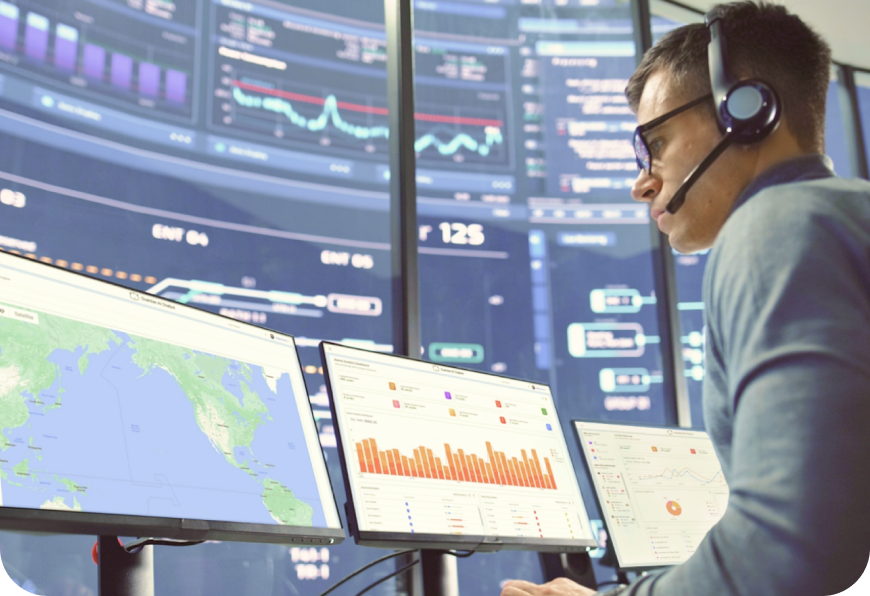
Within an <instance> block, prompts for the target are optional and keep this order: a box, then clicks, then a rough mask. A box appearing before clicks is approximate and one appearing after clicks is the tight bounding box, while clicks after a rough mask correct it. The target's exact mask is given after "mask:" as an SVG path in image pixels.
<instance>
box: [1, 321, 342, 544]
mask: <svg viewBox="0 0 870 596" xmlns="http://www.w3.org/2000/svg"><path fill="white" fill-rule="evenodd" d="M4 306H5V305H0V311H6V312H7V315H6V316H3V315H2V314H0V499H2V505H3V506H7V507H23V508H31V509H34V508H41V509H56V510H70V511H85V512H93V513H114V514H124V515H144V516H155V517H169V518H188V519H202V520H213V521H231V522H246V523H260V524H280V525H293V526H309V527H310V526H316V527H325V526H326V519H325V514H324V511H323V507H322V504H321V501H320V498H319V496H318V491H317V484H316V481H315V476H314V470H313V465H312V463H311V459H310V457H309V455H308V452H307V447H306V442H305V438H304V435H303V429H302V421H301V420H300V417H299V410H298V408H297V405H296V400H295V397H294V391H293V387H292V383H291V380H290V375H289V374H288V373H286V372H284V371H280V370H270V369H268V368H264V367H261V366H256V365H253V364H248V363H244V362H239V361H236V360H232V359H229V358H225V357H221V356H217V355H213V354H208V353H205V352H201V351H196V350H192V349H188V348H184V347H181V346H177V345H173V344H168V343H164V342H160V341H155V340H152V339H147V338H145V337H140V336H136V335H130V334H127V333H123V332H120V331H115V330H112V329H107V328H104V327H99V326H96V325H91V324H87V323H82V322H78V321H75V320H72V319H67V318H62V317H58V316H54V315H49V314H46V313H44V312H38V311H34V310H32V309H30V310H27V311H22V310H21V309H19V308H18V307H10V306H5V308H4ZM10 309H14V310H15V311H16V312H17V313H18V314H19V315H20V314H21V313H22V312H25V313H26V314H27V317H26V318H27V319H28V320H22V319H21V318H12V317H10V316H9V315H8V311H9V310H10ZM30 315H32V316H30Z"/></svg>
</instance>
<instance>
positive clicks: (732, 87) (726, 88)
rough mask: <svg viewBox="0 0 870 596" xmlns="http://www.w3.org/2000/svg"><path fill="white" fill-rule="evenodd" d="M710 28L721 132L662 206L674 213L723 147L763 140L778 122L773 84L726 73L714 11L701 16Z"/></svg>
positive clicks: (718, 21) (718, 20) (712, 79)
mask: <svg viewBox="0 0 870 596" xmlns="http://www.w3.org/2000/svg"><path fill="white" fill-rule="evenodd" d="M704 20H705V22H706V23H707V29H708V30H709V31H710V45H709V46H708V47H707V59H708V61H709V65H710V85H711V87H712V88H713V102H714V103H715V104H716V120H717V122H718V124H719V130H720V132H721V133H722V134H723V135H725V136H724V137H723V138H722V140H721V141H720V142H719V144H717V145H716V147H715V148H714V149H713V151H711V152H710V154H709V155H708V156H707V157H705V158H704V160H703V161H702V162H701V163H700V164H698V166H697V167H696V168H695V169H694V170H692V173H691V174H689V175H688V177H687V178H686V179H685V180H684V181H683V184H682V185H680V188H679V189H677V192H676V193H674V196H673V197H672V198H671V200H670V201H669V202H668V204H667V207H665V208H666V209H667V211H668V213H676V212H677V211H679V209H680V207H682V206H683V203H684V202H685V200H686V194H687V193H688V192H689V190H690V189H691V188H692V186H693V185H694V184H695V182H697V181H698V179H699V178H700V177H701V175H702V174H703V173H704V172H706V171H707V168H709V167H710V166H711V165H713V162H714V161H716V160H717V159H718V158H719V156H720V155H722V153H724V152H725V150H726V149H727V148H728V147H730V146H731V145H732V144H733V143H737V144H740V145H749V144H752V143H758V142H759V141H762V140H764V139H765V138H767V136H768V135H769V134H770V133H771V132H773V131H774V130H775V129H776V126H777V124H779V119H780V116H781V113H782V112H781V110H780V108H779V106H780V101H779V96H777V94H776V91H774V89H773V87H771V86H770V85H768V84H767V83H765V82H764V81H759V80H757V79H748V80H744V81H735V80H734V78H732V77H731V75H730V73H729V72H728V66H727V64H728V53H727V51H728V48H727V45H726V43H725V36H724V35H723V33H722V30H721V27H722V20H721V15H720V14H719V11H718V10H712V11H710V12H708V13H707V15H706V16H705V17H704Z"/></svg>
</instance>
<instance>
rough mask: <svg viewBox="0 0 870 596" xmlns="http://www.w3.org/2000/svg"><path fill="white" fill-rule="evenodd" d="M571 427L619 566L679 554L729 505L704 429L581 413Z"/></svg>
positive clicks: (671, 560) (666, 561)
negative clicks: (589, 419)
mask: <svg viewBox="0 0 870 596" xmlns="http://www.w3.org/2000/svg"><path fill="white" fill-rule="evenodd" d="M574 428H575V430H576V432H577V436H578V440H579V441H580V446H581V451H582V452H583V455H584V459H585V462H586V469H587V472H588V473H589V475H590V477H591V480H592V485H593V486H594V487H595V496H596V498H597V499H598V504H599V507H600V509H601V512H602V516H603V518H604V525H605V527H606V530H607V533H608V536H609V539H610V545H611V547H612V548H613V550H614V552H615V554H616V559H617V562H618V564H619V567H620V568H622V569H650V568H655V567H662V566H667V565H677V564H679V563H682V562H684V561H686V560H687V559H688V558H689V557H690V556H691V555H692V553H694V552H695V550H696V549H697V547H698V545H699V544H700V542H701V540H703V538H704V536H706V534H707V532H708V531H709V530H710V528H711V527H713V526H714V525H715V524H716V522H718V521H719V519H720V518H721V517H722V516H723V515H724V514H725V509H726V508H727V507H728V485H727V484H726V483H725V477H724V476H723V475H722V465H721V464H720V463H719V459H718V458H717V457H716V453H715V452H714V451H713V444H712V442H711V441H710V437H708V436H707V433H705V432H704V431H700V430H687V429H682V428H662V427H649V426H639V425H634V424H632V425H628V424H612V423H607V422H587V421H580V420H575V421H574Z"/></svg>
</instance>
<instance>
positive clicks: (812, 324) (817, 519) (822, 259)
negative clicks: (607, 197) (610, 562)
mask: <svg viewBox="0 0 870 596" xmlns="http://www.w3.org/2000/svg"><path fill="white" fill-rule="evenodd" d="M718 9H719V11H720V12H719V14H720V15H721V19H722V20H721V22H722V25H721V28H722V31H723V35H724V37H725V38H726V39H727V42H728V49H729V56H728V65H727V66H728V68H729V69H730V70H731V72H732V73H733V75H734V77H735V78H737V79H740V80H743V79H747V78H755V79H761V80H763V81H765V82H767V83H768V84H770V85H771V86H772V87H773V88H774V89H775V90H776V91H777V92H778V94H779V97H780V99H781V102H782V107H783V110H784V111H783V117H782V120H781V121H780V123H779V125H778V127H777V128H776V129H775V130H774V132H773V133H772V134H770V135H769V136H768V137H767V138H765V139H764V140H763V141H761V142H758V143H755V144H751V145H743V146H741V145H734V146H731V147H730V148H729V149H727V150H726V151H725V153H724V154H722V156H721V157H720V158H719V159H718V160H717V161H716V162H714V164H713V165H712V167H710V168H709V170H707V172H705V173H704V174H703V175H702V176H701V177H700V178H699V180H698V182H697V183H696V184H695V185H694V186H693V187H692V188H691V190H690V191H689V192H688V195H687V197H686V200H685V204H684V206H683V207H682V208H681V209H679V210H678V211H677V212H676V213H669V212H667V211H666V205H667V204H668V202H669V201H670V199H671V198H672V197H673V196H674V194H675V193H676V192H677V189H678V188H679V187H680V186H681V184H682V183H683V181H684V180H685V178H686V177H687V176H688V174H689V173H690V172H691V171H692V169H693V168H695V166H697V165H698V164H699V163H700V162H701V161H702V160H703V159H704V158H705V157H706V156H707V155H708V154H709V153H710V152H711V150H712V149H713V147H714V146H716V145H717V143H718V142H719V141H720V140H721V139H722V133H721V132H720V130H719V129H718V127H717V122H716V117H715V114H714V111H713V110H714V104H713V101H712V100H709V101H702V102H700V103H698V104H696V105H695V106H693V107H690V108H687V109H685V110H683V111H681V112H679V113H677V114H675V115H673V116H672V117H671V118H669V119H667V120H666V121H665V122H663V123H662V124H660V125H658V126H655V127H654V128H652V129H651V130H647V131H645V132H644V133H643V140H644V141H645V144H646V147H647V148H648V151H649V156H650V159H649V160H643V159H642V158H643V157H644V156H642V155H641V154H640V153H641V152H640V150H639V161H640V162H644V161H645V162H646V163H642V166H643V167H644V169H643V170H642V171H641V173H640V175H639V176H638V178H637V181H636V182H635V184H634V188H633V189H632V197H633V198H634V199H635V200H638V201H643V202H646V203H649V205H650V213H651V216H652V217H653V218H654V219H655V220H656V222H657V223H658V226H659V229H661V230H662V231H663V232H664V233H665V234H667V235H668V236H669V238H670V242H671V244H672V245H673V246H674V247H675V248H676V249H677V250H679V251H681V252H694V251H698V250H701V249H705V248H710V247H711V246H712V248H713V251H712V253H711V256H710V259H709V262H708V264H707V271H706V278H705V283H704V296H705V309H706V313H707V339H706V341H707V343H706V365H707V368H706V370H707V373H706V378H705V384H704V417H705V423H706V428H707V431H708V432H709V433H710V435H711V438H712V440H713V442H714V445H715V446H716V451H717V453H718V455H719V458H720V460H721V462H722V467H723V472H724V473H725V477H726V479H727V480H728V485H729V488H730V490H731V496H730V500H729V504H728V509H727V511H726V513H725V515H724V517H723V518H722V519H721V520H720V522H719V523H718V524H717V525H716V526H714V527H713V528H712V529H711V530H710V532H709V533H708V534H707V536H706V537H705V539H704V540H703V542H702V543H701V544H700V546H699V548H698V550H697V552H695V554H694V555H693V556H692V557H691V558H690V559H689V560H688V561H687V562H686V563H684V564H683V565H679V566H676V567H673V568H670V569H668V570H666V571H664V572H662V573H657V574H650V575H648V576H646V577H642V578H640V579H638V580H637V581H635V582H634V583H633V584H632V585H631V586H628V587H620V588H616V589H615V590H612V592H613V593H621V595H622V596H629V595H631V596H635V595H638V596H647V595H649V596H732V595H733V596H737V595H740V596H750V595H751V596H779V595H782V596H820V595H823V594H834V593H837V592H840V591H842V590H844V589H846V588H847V587H848V586H850V585H852V584H853V583H854V582H855V581H856V580H857V579H858V577H860V575H861V574H862V572H863V571H864V569H865V568H866V567H867V561H868V555H870V481H868V478H870V184H868V183H866V182H863V181H856V180H842V179H839V178H836V177H835V176H834V174H833V172H832V171H831V169H830V161H829V160H828V159H827V158H826V157H824V115H825V99H826V94H827V90H828V77H829V69H830V50H829V48H828V46H827V44H826V43H825V42H824V41H823V40H822V39H821V38H819V37H818V36H817V35H816V34H815V33H813V32H812V31H811V30H810V29H809V28H807V27H806V25H805V24H804V23H803V22H801V21H800V19H798V18H797V17H796V16H793V15H790V14H788V12H787V11H786V10H785V8H783V7H781V6H774V5H768V4H755V3H752V2H741V3H737V4H729V5H723V6H720V7H718ZM709 39H710V36H709V32H708V30H707V29H706V27H705V26H704V25H689V26H686V27H682V28H680V29H677V30H674V31H672V32H670V33H669V34H667V35H666V36H665V37H663V38H662V39H661V40H660V41H659V43H658V44H657V45H656V46H655V47H654V48H653V49H651V50H650V51H649V52H647V54H646V56H644V60H643V63H642V64H641V66H640V67H639V68H638V69H637V71H636V72H635V73H634V75H633V76H632V78H631V80H630V82H629V85H628V88H627V89H626V95H627V96H628V100H629V103H630V104H631V106H632V109H633V110H634V111H635V112H636V114H637V116H638V121H639V122H641V123H647V122H650V121H652V120H654V119H656V118H659V117H661V116H663V115H666V114H668V113H669V112H671V111H673V110H675V109H676V108H679V107H681V106H685V105H686V104H688V103H690V102H692V101H693V100H695V99H697V98H700V97H704V96H705V95H707V94H709V93H710V89H711V85H710V75H709V72H708V66H707V45H708V42H709ZM592 593H593V592H592V591H591V590H587V589H586V588H582V587H580V586H578V585H577V584H574V583H573V582H570V581H568V580H565V579H561V580H557V581H556V582H551V583H549V584H546V585H544V586H535V585H533V584H530V583H528V582H520V581H513V582H509V583H508V584H506V586H505V588H504V591H503V592H502V596H523V595H533V596H537V595H544V594H552V595H557V594H561V595H566V596H567V595H571V596H586V595H589V594H592ZM602 593H608V592H602Z"/></svg>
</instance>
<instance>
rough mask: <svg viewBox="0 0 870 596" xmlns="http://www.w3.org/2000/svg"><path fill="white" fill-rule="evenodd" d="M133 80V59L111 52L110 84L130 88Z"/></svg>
mask: <svg viewBox="0 0 870 596" xmlns="http://www.w3.org/2000/svg"><path fill="white" fill-rule="evenodd" d="M132 82H133V59H132V58H130V57H129V56H125V55H124V54H118V53H117V52H116V53H114V54H112V85H114V86H115V87H119V88H121V89H127V90H129V89H130V84H131V83H132Z"/></svg>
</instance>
